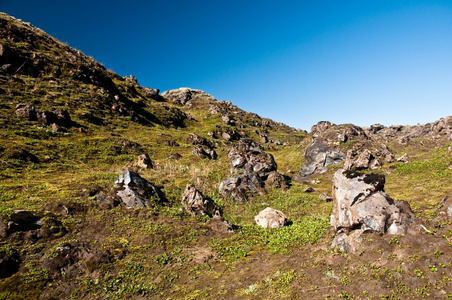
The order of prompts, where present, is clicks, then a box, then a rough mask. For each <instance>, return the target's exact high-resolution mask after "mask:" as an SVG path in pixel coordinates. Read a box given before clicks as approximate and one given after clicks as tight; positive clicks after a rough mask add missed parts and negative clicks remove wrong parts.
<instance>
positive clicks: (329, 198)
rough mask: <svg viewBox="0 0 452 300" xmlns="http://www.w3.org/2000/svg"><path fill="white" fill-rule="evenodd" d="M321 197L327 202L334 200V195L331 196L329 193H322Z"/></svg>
mask: <svg viewBox="0 0 452 300" xmlns="http://www.w3.org/2000/svg"><path fill="white" fill-rule="evenodd" d="M319 198H320V200H322V201H325V202H331V201H333V197H331V196H328V194H327V193H325V192H324V193H321V194H320V195H319Z"/></svg>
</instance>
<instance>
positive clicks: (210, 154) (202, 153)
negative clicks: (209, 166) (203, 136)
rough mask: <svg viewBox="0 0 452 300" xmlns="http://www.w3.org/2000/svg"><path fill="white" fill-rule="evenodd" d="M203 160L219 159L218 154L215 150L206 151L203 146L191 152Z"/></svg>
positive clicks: (208, 149)
mask: <svg viewBox="0 0 452 300" xmlns="http://www.w3.org/2000/svg"><path fill="white" fill-rule="evenodd" d="M191 153H193V155H196V156H198V157H200V158H202V159H205V158H208V159H214V160H215V159H217V152H216V151H215V150H214V149H211V148H208V147H207V149H205V150H204V148H203V146H196V147H195V149H193V151H192V152H191Z"/></svg>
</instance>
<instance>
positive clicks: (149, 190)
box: [113, 170, 166, 207]
mask: <svg viewBox="0 0 452 300" xmlns="http://www.w3.org/2000/svg"><path fill="white" fill-rule="evenodd" d="M113 190H114V192H115V194H116V195H118V196H119V197H120V198H121V200H122V202H124V203H125V204H126V205H127V206H128V207H149V206H151V205H152V203H151V200H152V201H153V202H156V203H159V204H161V203H163V202H165V201H166V198H165V195H164V194H163V193H162V191H160V189H159V188H157V187H155V186H154V185H152V184H151V183H149V182H148V181H147V180H146V179H144V178H142V177H141V176H140V175H139V174H138V173H135V172H132V171H130V170H125V171H124V172H122V174H121V175H120V176H119V178H118V179H117V180H116V182H115V185H114V188H113Z"/></svg>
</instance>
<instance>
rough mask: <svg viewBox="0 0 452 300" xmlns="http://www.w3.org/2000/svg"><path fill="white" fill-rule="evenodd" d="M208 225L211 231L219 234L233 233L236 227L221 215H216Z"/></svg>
mask: <svg viewBox="0 0 452 300" xmlns="http://www.w3.org/2000/svg"><path fill="white" fill-rule="evenodd" d="M206 225H207V226H208V227H209V228H210V229H212V230H214V231H219V232H233V231H234V227H235V226H234V224H232V223H231V222H229V221H228V220H226V219H225V218H224V217H222V216H219V215H214V216H213V218H212V219H210V220H208V221H207V222H206Z"/></svg>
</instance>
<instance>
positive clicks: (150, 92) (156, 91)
mask: <svg viewBox="0 0 452 300" xmlns="http://www.w3.org/2000/svg"><path fill="white" fill-rule="evenodd" d="M144 92H145V93H146V96H147V97H149V98H153V99H154V98H158V96H159V93H160V90H159V89H151V88H150V87H145V88H144Z"/></svg>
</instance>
